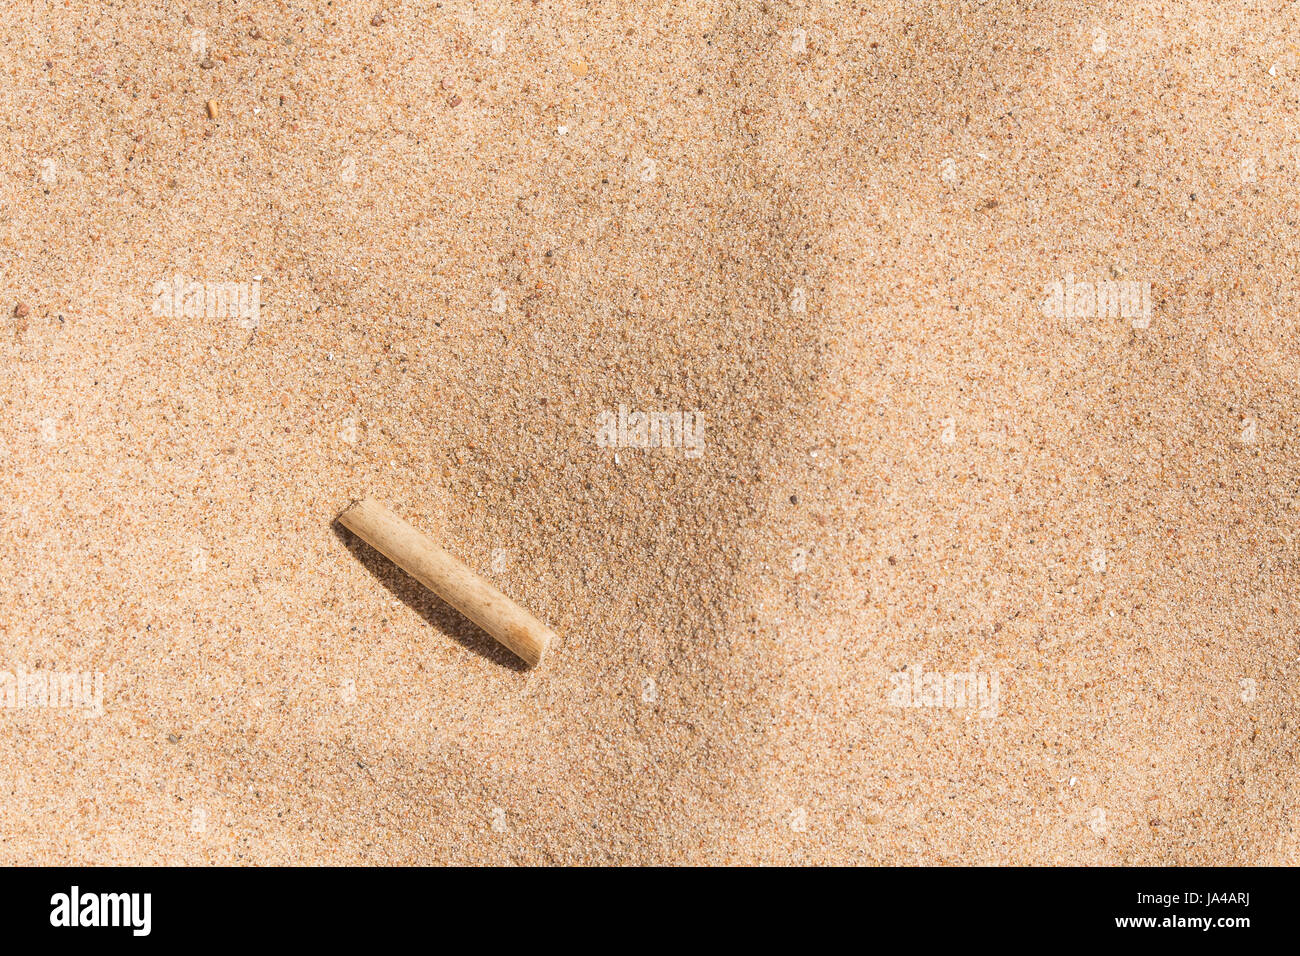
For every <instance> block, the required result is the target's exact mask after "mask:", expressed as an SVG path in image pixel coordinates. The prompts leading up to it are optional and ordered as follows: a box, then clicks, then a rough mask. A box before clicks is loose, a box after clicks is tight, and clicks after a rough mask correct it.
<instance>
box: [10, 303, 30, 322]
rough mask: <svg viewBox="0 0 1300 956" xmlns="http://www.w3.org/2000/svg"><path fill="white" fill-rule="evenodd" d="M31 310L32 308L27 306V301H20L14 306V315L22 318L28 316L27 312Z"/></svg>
mask: <svg viewBox="0 0 1300 956" xmlns="http://www.w3.org/2000/svg"><path fill="white" fill-rule="evenodd" d="M30 311H31V309H29V308H27V303H26V302H19V303H18V304H17V305H15V306H14V315H16V316H18V318H20V319H25V318H27V313H28V312H30Z"/></svg>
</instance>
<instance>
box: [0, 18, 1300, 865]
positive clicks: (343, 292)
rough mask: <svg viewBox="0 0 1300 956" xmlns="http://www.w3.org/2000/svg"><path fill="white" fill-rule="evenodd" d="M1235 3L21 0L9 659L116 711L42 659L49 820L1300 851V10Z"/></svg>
mask: <svg viewBox="0 0 1300 956" xmlns="http://www.w3.org/2000/svg"><path fill="white" fill-rule="evenodd" d="M1226 7H1227V8H1225V5H1222V4H1215V3H1208V2H1198V3H1187V4H1162V3H1153V2H1138V3H1132V4H1104V5H1099V6H1098V5H1092V4H1083V3H1071V2H1053V3H1009V2H987V3H975V2H962V3H919V4H918V3H872V4H849V3H839V4H831V3H778V2H773V0H768V2H766V3H734V2H730V3H695V4H648V3H643V2H638V3H633V2H622V3H605V4H599V5H596V4H592V5H585V4H578V3H573V2H548V0H542V2H532V3H528V2H522V3H509V4H507V3H500V4H495V5H491V4H470V3H452V2H444V3H441V4H438V3H432V4H430V3H422V4H416V3H407V2H395V3H384V4H373V5H368V4H354V3H342V2H337V3H333V4H301V5H295V4H289V3H268V2H262V3H241V4H232V3H229V2H223V3H216V2H207V3H195V4H191V5H189V6H188V7H176V6H173V5H172V4H164V3H153V2H136V3H126V4H119V5H115V6H113V7H105V6H104V5H100V4H89V3H84V2H74V3H68V4H52V3H45V2H36V3H32V2H12V0H6V2H5V3H4V4H3V6H2V10H3V12H2V13H0V42H2V44H3V49H4V53H5V55H4V57H3V62H4V64H5V79H6V82H5V83H3V84H0V105H2V106H3V116H4V149H3V150H2V151H0V209H2V211H3V215H2V216H0V231H2V232H3V243H2V244H0V248H3V250H4V251H3V256H4V260H3V261H4V269H3V287H2V288H0V294H3V296H4V299H3V301H2V302H0V312H3V315H4V320H3V321H4V325H3V327H2V328H0V410H2V412H3V415H2V416H0V466H2V467H0V540H3V541H4V545H3V547H0V670H7V671H8V672H11V673H14V674H15V675H16V674H17V673H18V672H19V671H20V670H25V671H26V672H29V673H41V674H49V673H55V674H87V675H95V674H98V675H100V676H101V679H102V699H101V700H100V703H101V704H102V708H101V707H86V706H63V704H64V703H65V702H66V700H65V699H61V698H58V695H56V699H55V700H54V701H50V700H49V699H48V695H47V697H46V699H44V700H41V699H40V697H39V695H36V694H35V692H33V694H32V695H31V699H28V698H26V697H24V698H22V699H21V700H20V701H19V703H21V702H23V701H25V702H27V703H30V704H31V706H19V705H18V703H15V705H14V706H4V707H0V734H2V735H3V739H4V742H5V746H6V752H7V758H6V760H5V761H3V765H2V766H0V863H5V864H14V863H96V864H101V863H105V864H106V863H137V864H145V863H148V864H155V863H187V864H206V863H214V864H215V863H236V864H254V863H261V864H271V863H294V864H311V863H342V864H417V863H475V864H478V863H482V864H503V863H528V864H546V863H564V864H572V863H596V864H612V863H617V864H633V863H772V864H790V863H817V864H823V863H848V864H922V863H926V864H935V863H939V864H971V863H1021V864H1056V863H1083V864H1139V863H1140V864H1153V863H1172V864H1193V863H1201V864H1210V863H1224V864H1253V863H1292V864H1294V863H1296V862H1297V861H1298V858H1300V844H1298V842H1297V835H1296V824H1297V822H1298V817H1297V784H1296V780H1297V773H1296V771H1297V745H1296V734H1297V724H1298V722H1300V718H1298V715H1297V692H1296V691H1297V688H1296V677H1297V663H1298V662H1300V660H1298V654H1300V651H1298V650H1297V623H1296V622H1297V610H1298V605H1297V597H1296V595H1297V583H1298V581H1297V564H1296V557H1297V553H1296V549H1297V542H1296V531H1295V528H1296V514H1297V507H1298V505H1300V500H1298V496H1300V485H1298V484H1297V472H1298V470H1300V469H1298V468H1297V451H1298V450H1300V432H1298V429H1297V413H1300V399H1298V398H1297V384H1298V383H1300V346H1298V345H1297V342H1298V341H1300V339H1298V338H1297V306H1298V304H1300V303H1298V297H1297V283H1296V279H1295V268H1296V264H1297V261H1300V241H1298V236H1300V231H1298V230H1297V208H1298V207H1297V199H1298V198H1300V197H1298V195H1297V189H1296V185H1295V184H1296V179H1297V173H1298V172H1300V127H1297V124H1296V119H1295V117H1296V109H1297V105H1300V104H1298V102H1297V100H1298V93H1300V57H1298V55H1297V54H1298V53H1300V49H1298V45H1297V42H1296V40H1295V37H1296V36H1298V35H1300V34H1298V33H1297V27H1298V26H1300V23H1298V22H1297V21H1298V14H1297V12H1296V10H1295V8H1294V7H1293V6H1286V5H1276V4H1262V3H1250V4H1230V5H1226ZM187 11H188V12H187ZM209 104H211V105H209ZM178 274H179V275H181V276H182V277H183V278H182V280H181V281H182V289H184V288H185V283H190V282H196V283H207V284H211V285H212V286H213V296H212V297H211V299H209V297H207V296H206V295H205V296H204V297H202V299H201V301H199V300H194V301H197V302H199V305H198V307H197V308H195V309H192V310H189V311H190V312H192V313H193V314H187V309H186V308H185V304H186V301H185V298H184V297H182V300H181V301H180V302H169V301H168V300H169V299H170V298H171V295H170V293H169V292H168V291H167V290H168V289H169V288H172V287H171V286H169V285H168V284H167V283H168V282H169V281H174V277H175V276H176V275H178ZM1067 276H1068V277H1072V278H1071V280H1070V281H1071V282H1075V283H1085V282H1087V283H1100V282H1107V283H1110V282H1114V283H1133V285H1132V286H1127V285H1126V286H1123V288H1124V289H1129V288H1140V289H1143V290H1146V291H1147V293H1148V294H1149V302H1150V311H1149V314H1148V315H1146V316H1141V315H1139V316H1136V317H1135V316H1133V315H1130V314H1127V312H1126V311H1122V312H1120V314H1115V311H1114V309H1109V310H1108V309H1107V308H1102V309H1101V312H1102V314H1100V315H1098V314H1096V312H1097V310H1096V309H1095V308H1087V307H1085V306H1083V305H1080V304H1079V303H1080V302H1081V301H1082V300H1081V299H1079V298H1077V297H1076V298H1075V299H1074V305H1073V306H1072V309H1073V311H1072V312H1070V314H1064V315H1062V314H1054V313H1053V310H1052V309H1051V308H1050V306H1049V307H1048V308H1046V309H1045V308H1044V305H1043V304H1044V302H1045V300H1046V299H1047V298H1048V297H1049V295H1050V290H1051V287H1052V284H1053V283H1058V282H1060V283H1064V282H1065V281H1066V278H1067ZM160 283H161V284H160ZM225 283H234V284H236V285H232V286H229V287H224V286H222V285H221V284H225ZM1092 288H1098V287H1097V286H1093V287H1092ZM1115 288H1120V287H1119V286H1116V287H1115ZM218 293H219V295H218ZM254 294H256V296H257V299H256V308H254V307H253V301H254V300H253V298H252V297H253V295H254ZM240 295H243V297H244V298H243V303H244V306H245V307H244V308H243V309H242V310H241V308H240V307H239V303H240V298H239V296H240ZM1057 311H1058V313H1059V310H1057ZM254 312H255V313H256V314H255V316H254V315H253V313H254ZM620 405H622V406H625V407H626V409H627V410H628V411H629V413H632V412H635V411H637V410H640V411H647V412H649V411H663V412H669V413H672V412H678V413H687V414H692V415H695V416H697V417H698V421H699V422H702V432H701V434H702V438H703V447H702V449H701V451H700V454H698V456H696V455H691V454H688V453H687V452H688V450H689V449H688V448H687V447H685V444H684V442H683V443H678V446H676V447H674V446H670V447H662V448H641V447H627V445H626V443H624V444H623V446H622V447H610V446H609V444H608V443H602V442H600V441H598V435H597V431H598V425H597V423H598V421H599V420H600V417H601V416H602V415H605V414H615V415H617V413H618V411H619V407H620ZM687 420H688V421H689V420H690V419H687ZM634 438H635V436H633V439H632V440H633V441H634ZM620 440H621V439H620ZM363 495H373V496H375V497H377V498H380V499H382V500H384V501H385V502H386V503H388V504H389V505H390V506H391V507H393V508H394V509H395V510H396V511H398V512H399V513H400V514H402V515H403V516H404V517H406V518H407V519H408V520H410V521H412V522H413V523H414V524H416V525H417V526H419V527H421V528H423V529H424V530H426V531H427V532H429V533H431V534H434V535H436V536H437V537H438V538H439V540H441V541H442V542H443V543H444V545H445V546H446V547H447V548H448V549H449V550H451V551H452V552H453V553H455V554H457V555H458V556H459V557H461V558H462V559H463V560H465V561H466V562H467V563H468V564H469V565H470V566H471V567H473V568H475V569H476V570H478V571H479V572H480V573H483V574H485V575H486V576H488V577H489V578H490V579H491V580H492V581H493V582H494V583H495V584H496V585H497V586H498V587H500V588H501V589H502V590H503V591H505V592H506V593H507V594H509V595H511V596H512V597H513V598H514V599H516V600H518V601H519V602H520V603H521V604H523V605H524V606H525V607H527V608H529V609H530V610H531V611H532V612H533V613H535V614H536V615H537V616H538V617H539V618H541V619H542V620H544V621H546V622H547V623H548V624H549V625H551V626H552V627H553V628H554V629H555V631H556V632H557V634H558V635H559V641H558V642H557V644H556V646H554V647H553V648H552V649H551V651H550V652H549V654H548V656H547V658H546V660H545V661H544V662H543V664H542V666H541V667H539V668H537V669H535V670H526V669H524V668H522V667H521V666H519V664H518V662H517V661H515V659H514V658H512V657H511V656H510V654H509V653H508V652H506V651H504V650H503V649H501V648H500V647H499V646H498V645H496V644H495V643H494V642H493V641H492V640H491V639H490V638H488V637H486V636H485V635H484V634H482V633H481V632H479V631H477V630H476V629H475V628H474V627H473V626H472V625H470V624H467V623H466V622H464V621H463V620H462V619H461V618H460V617H459V616H458V615H456V614H455V613H454V612H452V611H450V610H449V609H447V608H446V607H445V606H443V605H441V604H440V603H439V602H438V601H437V600H436V599H435V598H433V597H432V596H431V595H429V594H428V593H427V592H425V591H423V589H422V588H421V587H420V586H419V585H417V584H415V583H414V582H412V581H410V580H409V579H407V578H405V577H404V576H403V575H402V574H401V573H400V572H397V571H396V570H394V569H393V568H392V567H391V565H388V564H387V562H386V561H384V559H382V558H381V557H379V556H377V555H376V554H375V553H374V552H372V551H370V550H369V549H368V548H367V547H366V546H364V545H363V544H361V543H360V542H358V541H357V540H356V539H354V538H351V536H350V535H348V534H347V533H346V532H344V531H342V530H340V529H339V528H338V527H337V526H336V525H335V524H334V518H335V516H336V515H337V514H338V513H339V512H340V511H341V510H342V509H343V508H345V507H346V506H347V505H348V503H349V502H350V501H351V500H352V499H353V498H357V497H361V496H363ZM918 669H919V670H920V671H922V672H924V673H932V674H939V675H941V678H940V679H941V680H943V679H944V678H945V677H946V679H947V691H948V695H947V697H944V696H943V689H941V691H940V695H939V698H938V703H936V702H935V701H936V698H934V697H933V696H929V695H930V690H928V689H927V687H926V685H924V684H923V683H922V682H921V681H920V680H919V679H918V681H917V682H916V683H915V684H913V682H912V676H911V675H913V674H915V673H916V671H917V670H918ZM900 673H905V674H907V675H908V676H907V677H906V678H905V679H899V678H896V677H895V676H894V675H897V674H900ZM954 674H970V675H972V679H973V681H974V683H973V684H972V686H974V687H978V686H979V682H980V681H981V680H982V681H983V682H984V685H983V686H984V687H985V690H986V698H985V699H984V702H983V704H984V705H983V706H974V705H972V703H971V701H970V700H966V701H965V702H963V701H962V700H961V699H960V698H956V697H954V696H953V694H952V693H951V689H952V687H953V686H955V685H954V684H953V680H952V676H951V675H954ZM0 676H2V675H0ZM16 680H17V677H15V681H16ZM56 682H57V678H56ZM10 686H13V685H12V684H11V685H10ZM86 686H89V687H93V686H94V684H93V681H92V682H91V683H90V684H88V685H86ZM994 686H996V687H997V688H998V691H997V697H996V701H995V702H994V701H990V700H989V699H987V698H988V695H991V694H992V688H993V687H994ZM900 688H905V689H906V693H907V694H908V695H910V696H909V697H908V699H907V700H904V701H902V702H900V698H899V697H898V696H897V694H898V692H899V690H900ZM918 702H919V703H920V704H921V706H911V705H910V704H914V703H918ZM0 703H4V700H3V694H2V693H0ZM72 703H74V704H75V703H76V702H75V701H73V702H72ZM83 703H84V701H83ZM100 710H102V713H101V712H100Z"/></svg>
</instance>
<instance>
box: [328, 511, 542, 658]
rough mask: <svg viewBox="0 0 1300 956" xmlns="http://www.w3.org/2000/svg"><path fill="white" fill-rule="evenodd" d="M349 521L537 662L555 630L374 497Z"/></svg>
mask: <svg viewBox="0 0 1300 956" xmlns="http://www.w3.org/2000/svg"><path fill="white" fill-rule="evenodd" d="M339 521H340V522H341V523H342V524H343V527H345V528H347V529H348V530H349V531H352V532H353V533H355V534H356V535H357V536H359V537H360V538H361V539H362V540H363V541H365V542H366V543H367V544H369V545H370V546H371V547H373V548H375V549H376V550H378V551H381V552H383V553H384V554H385V555H387V556H388V558H389V560H391V561H392V562H393V563H394V564H396V565H397V566H398V567H399V568H401V569H402V570H403V571H405V572H406V573H407V574H409V575H410V576H411V577H413V578H415V579H416V580H417V581H419V582H420V583H421V584H423V585H424V586H425V587H427V588H429V589H430V590H432V591H433V592H434V593H436V594H437V595H438V597H440V598H442V599H443V600H444V601H446V602H447V603H448V604H450V605H451V606H452V607H454V608H455V609H456V610H458V611H460V612H461V613H462V614H464V615H465V616H466V617H467V618H469V619H470V620H471V621H473V622H474V623H475V624H477V625H478V626H479V627H481V628H483V630H485V631H487V632H488V633H489V634H491V635H492V636H493V637H494V638H496V639H497V640H498V641H500V642H501V643H502V644H504V645H505V646H506V647H508V648H510V650H512V651H514V652H515V653H516V654H518V655H519V656H520V657H522V658H523V659H524V661H525V662H526V663H527V664H528V666H529V667H536V666H537V662H538V661H540V660H541V659H542V654H543V653H544V652H545V651H546V647H547V645H548V644H550V642H551V638H552V637H554V636H555V633H554V632H553V631H552V630H551V629H550V628H549V627H547V626H546V625H545V624H543V623H542V622H541V621H539V620H537V618H535V617H533V616H532V615H531V614H529V613H528V612H527V611H525V610H524V609H523V608H521V607H520V606H519V605H518V604H516V603H515V602H514V601H512V600H510V598H508V597H506V596H505V595H504V594H502V593H501V592H500V591H498V590H497V589H496V588H494V587H493V586H492V585H491V584H489V583H488V582H487V581H485V580H483V579H482V578H481V577H479V576H478V575H477V574H475V573H474V572H473V571H471V570H470V569H469V568H468V567H466V566H465V565H464V564H463V563H462V562H460V561H458V560H457V559H456V558H454V557H452V556H451V555H450V554H448V553H447V552H446V551H444V550H442V548H440V547H438V545H436V544H434V542H433V541H432V540H431V539H430V538H428V537H427V536H425V535H423V534H421V533H420V532H419V531H417V530H416V529H415V528H413V527H411V525H409V524H407V523H406V522H405V521H403V520H402V519H401V518H399V517H398V516H397V515H395V514H394V513H393V512H392V511H390V510H389V509H388V508H386V507H385V506H384V505H382V504H380V503H379V502H378V501H375V500H374V499H373V498H364V499H362V500H361V501H357V502H354V503H353V504H352V506H351V507H349V508H348V509H347V510H346V511H344V512H343V513H342V514H341V515H339Z"/></svg>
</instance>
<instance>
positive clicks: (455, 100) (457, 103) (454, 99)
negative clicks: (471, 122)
mask: <svg viewBox="0 0 1300 956" xmlns="http://www.w3.org/2000/svg"><path fill="white" fill-rule="evenodd" d="M460 103H461V99H460V97H459V96H453V97H452V98H451V99H449V100H448V101H447V105H448V106H451V107H453V108H454V107H457V106H460Z"/></svg>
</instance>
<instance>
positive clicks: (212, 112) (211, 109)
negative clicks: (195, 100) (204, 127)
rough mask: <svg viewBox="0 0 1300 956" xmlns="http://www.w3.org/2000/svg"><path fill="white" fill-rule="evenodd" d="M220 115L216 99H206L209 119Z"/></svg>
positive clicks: (219, 106) (219, 107)
mask: <svg viewBox="0 0 1300 956" xmlns="http://www.w3.org/2000/svg"><path fill="white" fill-rule="evenodd" d="M220 115H221V104H220V103H218V102H217V101H216V100H208V116H209V117H210V118H211V119H216V118H217V117H218V116H220Z"/></svg>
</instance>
